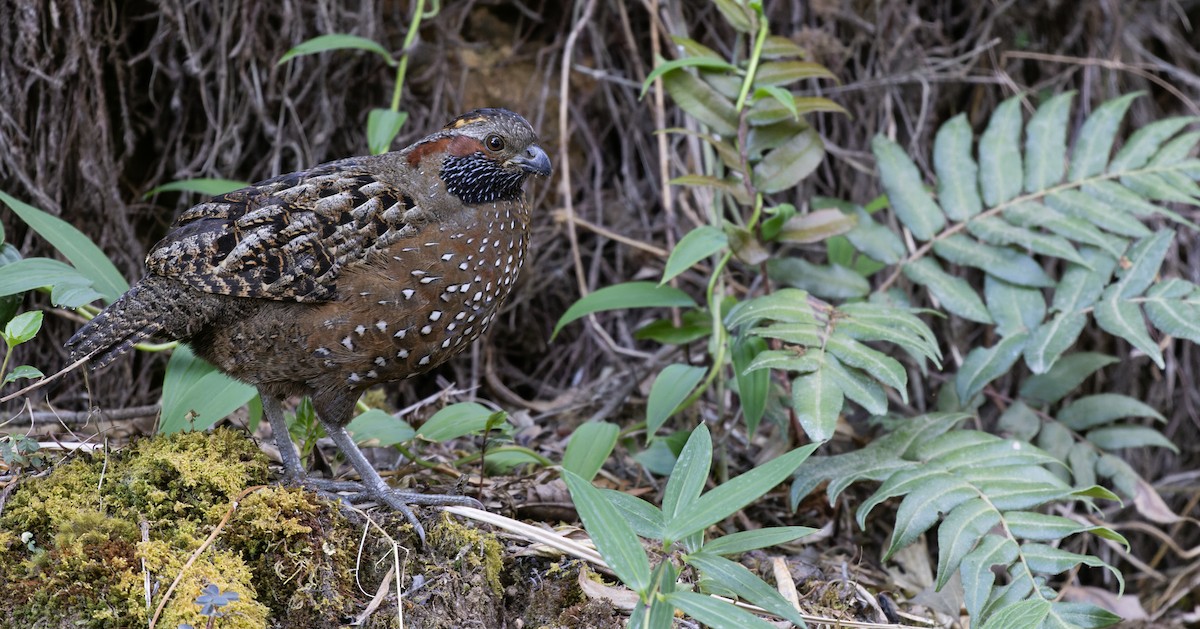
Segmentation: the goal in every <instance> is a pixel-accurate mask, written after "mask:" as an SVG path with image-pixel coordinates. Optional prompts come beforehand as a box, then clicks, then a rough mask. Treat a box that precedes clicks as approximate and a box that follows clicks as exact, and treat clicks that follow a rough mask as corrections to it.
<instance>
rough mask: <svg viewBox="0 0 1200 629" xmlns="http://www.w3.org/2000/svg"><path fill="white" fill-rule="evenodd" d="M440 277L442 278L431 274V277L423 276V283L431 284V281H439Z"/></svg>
mask: <svg viewBox="0 0 1200 629" xmlns="http://www.w3.org/2000/svg"><path fill="white" fill-rule="evenodd" d="M440 279H442V278H440V277H433V276H432V275H431V276H429V277H422V278H421V283H422V284H429V283H431V282H436V281H438V280H440Z"/></svg>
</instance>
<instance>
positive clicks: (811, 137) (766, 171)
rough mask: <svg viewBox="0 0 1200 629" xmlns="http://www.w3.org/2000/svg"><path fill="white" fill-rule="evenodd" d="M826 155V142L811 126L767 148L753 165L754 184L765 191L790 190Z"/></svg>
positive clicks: (768, 192)
mask: <svg viewBox="0 0 1200 629" xmlns="http://www.w3.org/2000/svg"><path fill="white" fill-rule="evenodd" d="M823 159H825V144H824V142H822V141H821V136H820V135H818V134H817V131H816V130H815V129H813V128H812V127H809V128H807V129H805V130H804V131H801V132H800V133H798V134H796V135H795V136H793V137H792V139H790V140H788V141H787V143H786V144H784V145H783V146H780V147H779V148H776V149H773V150H772V151H770V152H768V153H767V155H766V156H765V157H763V159H762V161H760V162H759V163H758V164H756V165H755V166H754V173H753V174H754V184H755V185H756V186H757V187H758V189H759V190H760V191H762V192H764V193H767V194H770V193H773V192H779V191H781V190H787V189H788V188H791V187H793V186H795V185H796V184H798V183H800V180H802V179H804V178H805V177H807V176H808V175H809V174H810V173H812V171H814V170H816V168H817V166H819V165H821V160H823Z"/></svg>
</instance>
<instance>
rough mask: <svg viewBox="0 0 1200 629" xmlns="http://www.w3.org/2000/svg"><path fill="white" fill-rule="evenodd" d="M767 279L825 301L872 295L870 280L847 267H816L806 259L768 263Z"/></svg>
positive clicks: (788, 259)
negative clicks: (801, 290)
mask: <svg viewBox="0 0 1200 629" xmlns="http://www.w3.org/2000/svg"><path fill="white" fill-rule="evenodd" d="M767 277H770V278H771V279H773V280H775V281H776V282H779V283H781V284H786V285H788V286H794V287H796V288H799V289H803V290H805V291H807V292H809V293H812V294H814V295H816V296H818V297H823V298H825V299H854V298H857V297H866V296H867V294H868V293H870V292H871V284H870V282H868V281H867V278H865V277H863V276H861V275H859V274H858V273H855V272H854V271H852V270H850V269H847V268H846V267H844V266H838V265H836V264H834V265H820V264H813V263H811V262H809V261H808V260H805V259H804V258H796V257H786V258H775V259H773V260H768V261H767Z"/></svg>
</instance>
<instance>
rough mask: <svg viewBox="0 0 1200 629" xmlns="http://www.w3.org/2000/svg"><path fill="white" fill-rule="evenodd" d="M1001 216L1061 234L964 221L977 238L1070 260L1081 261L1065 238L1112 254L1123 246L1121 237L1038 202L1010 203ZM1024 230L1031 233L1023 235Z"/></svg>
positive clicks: (1121, 249) (1024, 224)
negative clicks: (1009, 228)
mask: <svg viewBox="0 0 1200 629" xmlns="http://www.w3.org/2000/svg"><path fill="white" fill-rule="evenodd" d="M1004 219H1005V220H1007V221H1009V222H1010V223H1011V224H1012V225H1014V226H1017V227H1023V228H1033V227H1040V228H1042V229H1045V230H1048V231H1050V232H1053V233H1054V234H1056V235H1057V236H1059V237H1061V238H1050V239H1049V240H1046V238H1049V236H1048V235H1046V234H1037V233H1036V232H1032V231H1030V230H1028V229H1026V230H1024V231H1023V232H1011V233H1010V232H1009V231H1008V230H1004V231H998V230H989V229H986V228H981V227H980V226H977V225H975V223H976V221H972V223H971V224H969V225H967V229H969V230H970V231H971V233H973V234H975V235H976V236H978V237H979V238H980V239H982V240H985V241H987V242H990V243H992V244H1014V245H1021V246H1027V247H1029V248H1030V249H1031V250H1033V251H1036V252H1038V253H1043V254H1046V255H1052V256H1054V257H1056V258H1062V259H1064V260H1070V261H1072V262H1081V261H1080V260H1077V259H1075V258H1076V257H1078V253H1077V252H1075V248H1074V247H1073V246H1071V245H1070V242H1069V241H1072V240H1073V241H1076V242H1079V243H1082V244H1085V245H1092V246H1094V247H1099V248H1101V249H1104V250H1105V251H1106V252H1108V254H1109V255H1111V256H1112V257H1114V258H1115V257H1117V256H1119V255H1121V252H1122V251H1124V250H1125V245H1124V242H1123V241H1118V239H1116V238H1115V237H1113V236H1107V235H1105V234H1104V233H1103V232H1101V231H1100V230H1099V229H1097V228H1096V227H1095V226H1093V225H1092V224H1091V223H1090V222H1088V221H1085V220H1083V219H1081V218H1075V217H1073V216H1066V215H1065V214H1063V213H1062V212H1059V211H1058V210H1055V209H1053V208H1050V207H1047V206H1045V205H1042V204H1041V203H1031V202H1026V203H1018V204H1016V205H1014V206H1012V207H1009V208H1005V210H1004ZM992 220H994V221H996V222H997V223H1001V222H1002V221H1000V220H999V219H992ZM985 225H986V227H990V226H991V221H988V223H987V224H985ZM986 232H994V233H986ZM1026 233H1028V234H1033V236H1025V234H1026ZM1037 236H1041V238H1037ZM1000 239H1003V242H998V240H1000ZM1062 239H1066V240H1068V243H1067V246H1068V247H1070V251H1071V252H1075V255H1074V256H1072V255H1071V254H1070V253H1068V252H1067V250H1066V249H1064V248H1063V247H1062V246H1061V242H1062Z"/></svg>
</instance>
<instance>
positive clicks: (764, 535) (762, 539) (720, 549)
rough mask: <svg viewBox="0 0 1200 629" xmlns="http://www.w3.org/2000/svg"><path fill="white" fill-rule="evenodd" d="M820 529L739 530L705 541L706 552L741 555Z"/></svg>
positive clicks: (775, 528) (802, 527) (786, 527)
mask: <svg viewBox="0 0 1200 629" xmlns="http://www.w3.org/2000/svg"><path fill="white" fill-rule="evenodd" d="M818 530H819V529H814V528H812V527H808V526H772V527H767V528H762V529H757V530H754V531H738V532H736V533H730V534H729V535H724V536H722V537H718V538H717V539H714V540H709V541H708V542H705V544H704V552H705V554H710V555H740V554H742V553H744V552H748V551H751V550H758V549H760V548H768V547H770V546H776V545H779V544H787V543H790V542H794V541H796V540H798V539H800V538H801V537H806V536H808V535H812V534H813V533H816V532H817V531H818Z"/></svg>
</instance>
